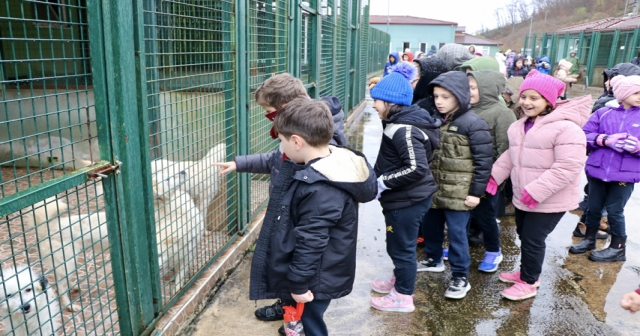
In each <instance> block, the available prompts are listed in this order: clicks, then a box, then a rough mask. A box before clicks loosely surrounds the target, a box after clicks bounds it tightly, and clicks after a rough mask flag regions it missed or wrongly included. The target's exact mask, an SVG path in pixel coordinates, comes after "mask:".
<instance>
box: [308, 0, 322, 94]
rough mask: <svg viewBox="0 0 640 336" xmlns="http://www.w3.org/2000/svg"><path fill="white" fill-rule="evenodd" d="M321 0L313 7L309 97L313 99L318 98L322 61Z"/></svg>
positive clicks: (317, 0)
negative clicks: (312, 46)
mask: <svg viewBox="0 0 640 336" xmlns="http://www.w3.org/2000/svg"><path fill="white" fill-rule="evenodd" d="M321 2H322V1H321V0H316V1H315V3H316V6H315V8H314V9H315V11H316V12H315V14H314V17H315V25H314V28H313V29H314V30H315V32H314V34H313V35H314V36H313V37H314V38H315V39H316V40H315V41H313V42H315V48H313V51H312V52H311V55H312V57H311V82H312V83H313V94H312V95H310V96H311V97H313V98H316V99H318V98H320V62H321V61H322V16H321V15H320V11H321V8H320V7H321Z"/></svg>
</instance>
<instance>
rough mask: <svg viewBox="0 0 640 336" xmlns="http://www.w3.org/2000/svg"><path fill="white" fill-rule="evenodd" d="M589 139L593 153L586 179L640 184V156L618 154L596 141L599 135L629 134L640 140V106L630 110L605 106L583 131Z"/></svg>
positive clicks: (589, 160) (590, 119)
mask: <svg viewBox="0 0 640 336" xmlns="http://www.w3.org/2000/svg"><path fill="white" fill-rule="evenodd" d="M582 129H583V130H584V133H585V134H586V136H587V147H588V148H589V149H590V150H591V152H590V153H589V158H588V159H587V167H586V172H587V176H590V177H594V178H597V179H600V180H602V181H605V182H631V183H638V182H640V155H639V153H635V154H631V153H629V152H627V151H623V152H622V153H618V152H616V151H614V150H613V149H611V148H609V147H607V146H604V147H600V146H598V144H597V143H596V142H595V141H596V138H597V137H598V136H599V135H600V134H607V135H611V134H616V133H627V134H629V135H632V136H634V137H636V138H639V137H640V107H632V108H630V109H628V110H625V109H624V106H622V105H620V106H619V107H617V108H613V107H605V108H602V109H600V110H598V111H596V112H595V113H594V114H592V115H591V118H589V121H588V122H587V124H586V125H584V127H583V128H582Z"/></svg>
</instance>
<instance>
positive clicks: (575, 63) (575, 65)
mask: <svg viewBox="0 0 640 336" xmlns="http://www.w3.org/2000/svg"><path fill="white" fill-rule="evenodd" d="M572 54H573V55H576V56H571V55H572ZM567 62H569V63H571V68H569V74H570V75H575V74H577V73H578V72H580V59H579V58H578V56H577V54H576V53H575V52H571V53H570V54H569V58H567Z"/></svg>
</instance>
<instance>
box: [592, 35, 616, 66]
mask: <svg viewBox="0 0 640 336" xmlns="http://www.w3.org/2000/svg"><path fill="white" fill-rule="evenodd" d="M612 47H613V34H612V33H611V34H602V35H601V36H600V45H599V46H598V51H597V52H598V53H597V55H596V60H595V61H596V62H595V66H606V65H607V64H608V63H609V54H610V53H611V48H612Z"/></svg>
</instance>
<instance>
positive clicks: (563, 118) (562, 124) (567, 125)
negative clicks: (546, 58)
mask: <svg viewBox="0 0 640 336" xmlns="http://www.w3.org/2000/svg"><path fill="white" fill-rule="evenodd" d="M590 106H591V96H590V95H587V96H583V97H579V98H575V99H571V100H566V101H562V102H558V104H557V106H556V109H555V110H554V111H553V112H551V113H550V114H548V115H545V116H538V117H537V118H536V120H535V123H534V124H533V127H532V128H531V129H530V130H529V131H528V132H526V136H525V131H524V124H525V122H526V121H527V119H528V118H522V119H520V120H518V121H516V122H515V123H513V124H512V125H511V127H509V149H508V150H507V151H506V152H504V153H503V154H502V155H501V156H500V158H499V159H498V161H496V163H495V164H494V165H493V169H492V171H491V176H492V177H493V178H494V179H495V180H496V182H497V183H502V182H503V181H505V180H506V179H507V178H508V177H509V176H511V182H512V183H513V205H514V206H515V207H516V208H518V209H520V210H523V211H528V212H543V213H550V212H563V211H568V210H573V209H576V208H577V207H578V202H579V201H580V199H581V198H582V190H581V188H580V179H581V178H580V173H581V172H582V169H584V162H585V156H586V154H585V153H586V142H587V139H586V137H585V136H584V132H582V125H584V124H585V123H586V121H587V119H588V118H589V114H590V111H589V110H590ZM523 189H525V190H527V192H528V193H529V194H530V195H531V197H533V199H535V200H536V201H537V202H539V203H540V204H538V206H536V207H535V208H534V209H529V208H528V207H527V206H526V205H524V204H522V203H521V202H520V199H521V198H522V190H523Z"/></svg>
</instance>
